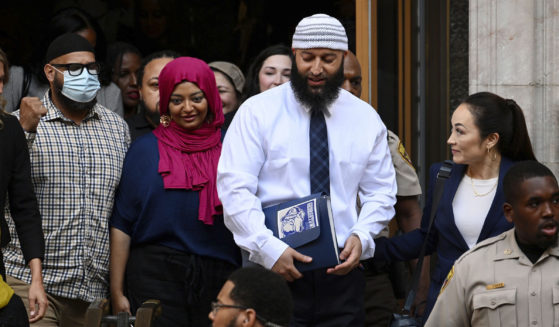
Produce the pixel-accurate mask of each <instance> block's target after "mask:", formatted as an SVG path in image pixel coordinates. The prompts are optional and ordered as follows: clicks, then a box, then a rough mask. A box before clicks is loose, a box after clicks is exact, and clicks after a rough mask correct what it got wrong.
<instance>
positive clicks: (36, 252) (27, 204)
mask: <svg viewBox="0 0 559 327" xmlns="http://www.w3.org/2000/svg"><path fill="white" fill-rule="evenodd" d="M0 119H1V120H2V121H3V122H4V127H3V128H2V129H0V203H2V205H4V204H5V203H6V197H7V198H8V200H9V203H8V207H9V209H10V212H11V213H12V217H13V219H14V223H15V226H16V231H17V234H18V237H19V240H20V243H21V249H22V251H23V256H24V257H25V261H26V262H29V261H30V260H31V259H33V258H41V260H42V258H43V256H44V253H45V240H44V237H43V229H42V226H41V215H40V213H39V207H38V205H37V198H36V197H35V191H34V190H33V185H32V183H31V166H30V163H29V150H28V149H27V142H26V139H25V135H24V133H23V129H22V128H21V125H20V124H19V121H18V120H17V118H16V117H14V116H12V115H8V114H3V113H0ZM0 233H1V235H0V246H1V247H4V246H6V244H8V243H9V242H10V239H11V238H10V232H9V230H8V225H7V224H6V218H5V217H4V210H2V213H1V216H0ZM0 271H1V272H2V275H4V262H3V261H2V260H1V255H0Z"/></svg>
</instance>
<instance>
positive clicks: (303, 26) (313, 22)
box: [291, 14, 347, 51]
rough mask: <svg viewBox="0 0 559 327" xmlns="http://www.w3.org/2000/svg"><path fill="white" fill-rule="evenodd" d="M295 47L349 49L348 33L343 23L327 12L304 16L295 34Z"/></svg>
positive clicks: (292, 44)
mask: <svg viewBox="0 0 559 327" xmlns="http://www.w3.org/2000/svg"><path fill="white" fill-rule="evenodd" d="M291 47H292V48H293V49H314V48H326V49H333V50H343V51H347V35H346V33H345V28H344V27H343V25H342V23H340V21H339V20H337V19H336V18H334V17H331V16H328V15H326V14H316V15H312V16H310V17H305V18H303V19H302V20H301V21H300V22H299V24H298V25H297V27H296V28H295V34H293V42H292V43H291Z"/></svg>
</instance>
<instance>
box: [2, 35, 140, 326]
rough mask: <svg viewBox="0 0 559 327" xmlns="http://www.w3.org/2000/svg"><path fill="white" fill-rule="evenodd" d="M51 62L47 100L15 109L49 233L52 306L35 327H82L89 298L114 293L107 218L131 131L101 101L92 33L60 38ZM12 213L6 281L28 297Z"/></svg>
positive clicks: (47, 278)
mask: <svg viewBox="0 0 559 327" xmlns="http://www.w3.org/2000/svg"><path fill="white" fill-rule="evenodd" d="M45 61H46V64H45V66H44V73H45V75H46V77H47V79H48V81H49V90H48V91H47V92H46V93H45V95H44V97H43V99H42V100H39V99H38V98H24V99H23V100H22V103H21V108H20V110H19V111H16V112H15V113H14V114H15V115H16V116H17V117H18V118H19V121H20V123H21V126H22V127H23V129H24V131H25V134H26V137H27V144H28V147H29V154H30V158H31V178H32V182H33V187H34V190H35V193H36V195H37V200H38V203H39V210H40V212H41V214H42V218H43V223H42V225H43V232H44V235H45V256H44V261H43V277H44V287H45V290H46V292H47V297H48V301H49V303H50V306H49V307H48V309H47V312H46V314H45V317H44V318H43V319H42V320H41V321H39V322H37V323H35V324H34V325H33V326H59V325H60V326H83V324H84V317H85V312H86V310H87V307H88V306H89V304H90V303H91V302H93V301H94V300H95V299H98V298H104V297H107V295H108V285H109V281H108V277H109V234H108V231H109V227H108V220H109V217H110V215H111V212H112V207H113V198H114V194H115V190H116V187H117V185H118V182H119V180H120V173H121V167H122V163H123V160H124V156H125V154H126V151H127V149H128V145H129V144H130V135H129V132H128V126H127V125H126V123H125V122H124V120H123V119H122V118H120V117H119V116H118V115H117V114H115V113H113V112H112V111H111V110H109V109H107V108H105V107H103V106H101V105H99V104H98V103H97V101H96V98H95V96H96V94H97V91H98V90H99V87H100V86H99V80H98V78H97V75H98V74H99V69H100V67H99V64H98V63H97V62H96V61H95V54H94V50H93V48H92V46H91V45H90V44H89V42H87V40H86V39H84V38H82V37H81V36H78V35H77V34H73V33H68V34H63V35H61V36H59V37H58V38H56V39H55V40H54V41H53V42H52V43H51V44H50V46H49V48H48V50H47V53H46V58H45ZM6 216H7V217H8V218H7V220H8V223H9V225H10V233H11V234H12V236H13V239H12V241H11V242H10V243H9V244H8V246H7V247H6V248H5V251H4V256H5V265H6V274H7V281H8V283H9V284H10V286H11V287H12V288H13V289H14V291H15V292H16V294H17V295H19V296H20V297H21V298H22V299H23V300H24V303H27V302H28V301H27V293H28V291H27V290H28V289H29V287H30V282H31V275H30V273H29V270H28V269H26V268H27V267H26V263H25V260H24V258H23V256H22V255H21V251H20V250H19V249H20V244H19V240H18V238H17V237H16V234H14V231H15V229H14V228H15V227H14V223H13V220H12V219H11V217H10V213H9V210H6Z"/></svg>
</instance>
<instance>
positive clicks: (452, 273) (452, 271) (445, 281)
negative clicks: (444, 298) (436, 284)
mask: <svg viewBox="0 0 559 327" xmlns="http://www.w3.org/2000/svg"><path fill="white" fill-rule="evenodd" d="M452 277H454V266H452V268H451V269H450V271H449V272H448V275H446V279H445V280H444V283H443V286H442V287H441V290H440V292H439V295H441V294H442V293H443V291H444V289H445V288H446V286H447V285H448V283H449V282H450V280H451V279H452Z"/></svg>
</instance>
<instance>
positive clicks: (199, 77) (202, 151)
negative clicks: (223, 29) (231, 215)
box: [153, 57, 224, 225]
mask: <svg viewBox="0 0 559 327" xmlns="http://www.w3.org/2000/svg"><path fill="white" fill-rule="evenodd" d="M184 81H189V82H192V83H194V84H196V85H197V86H198V87H199V88H200V89H201V90H202V91H203V92H204V95H205V97H206V100H207V101H208V116H209V115H210V114H211V115H212V116H213V120H212V121H211V122H210V123H208V122H207V121H206V122H204V123H203V124H202V126H200V128H198V129H196V130H193V131H187V130H185V129H183V128H182V127H180V126H179V125H177V124H176V123H175V122H174V121H172V120H171V122H170V124H169V126H168V127H164V126H163V124H160V125H159V126H158V127H157V128H156V129H155V130H154V131H153V134H155V136H156V137H157V140H158V144H159V173H160V174H161V176H162V177H163V185H164V187H165V188H166V189H187V190H195V191H199V194H200V204H199V207H198V219H199V220H201V221H203V222H204V223H205V224H208V225H212V224H213V222H214V216H215V215H219V214H221V213H222V212H223V208H222V206H221V202H220V201H219V198H218V196H217V189H216V185H215V184H216V177H217V162H218V160H219V155H220V153H221V128H220V127H221V125H223V121H224V118H223V109H222V104H221V98H220V97H219V92H218V91H217V86H216V82H215V77H214V73H213V71H212V70H211V69H210V67H209V66H208V65H207V64H206V63H205V62H204V61H202V60H200V59H196V58H191V57H180V58H177V59H175V60H173V61H171V62H169V63H168V64H167V65H165V67H164V68H163V70H162V71H161V73H160V74H159V111H160V113H161V115H163V114H166V113H167V110H168V106H169V99H170V97H171V93H173V90H174V89H175V86H176V85H177V84H180V83H182V82H184Z"/></svg>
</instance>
